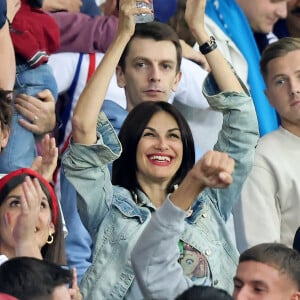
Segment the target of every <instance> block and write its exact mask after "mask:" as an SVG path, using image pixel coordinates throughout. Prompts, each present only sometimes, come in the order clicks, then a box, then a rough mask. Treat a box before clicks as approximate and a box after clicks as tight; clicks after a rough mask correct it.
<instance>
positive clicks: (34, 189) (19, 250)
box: [12, 176, 43, 259]
mask: <svg viewBox="0 0 300 300" xmlns="http://www.w3.org/2000/svg"><path fill="white" fill-rule="evenodd" d="M22 188H23V192H24V195H23V196H21V197H20V207H21V212H20V214H19V216H18V218H17V221H16V224H15V226H14V228H13V232H12V234H13V237H14V240H15V243H16V245H15V254H16V256H32V257H36V258H40V259H42V255H41V252H40V249H39V246H38V244H37V243H36V238H35V228H36V224H37V221H38V218H39V214H40V209H41V199H42V194H43V191H42V188H41V185H40V183H39V181H38V179H37V178H34V179H33V180H32V179H31V178H30V177H29V176H26V177H25V181H24V182H23V183H22Z"/></svg>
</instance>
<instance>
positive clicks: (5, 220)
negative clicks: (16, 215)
mask: <svg viewBox="0 0 300 300" xmlns="http://www.w3.org/2000/svg"><path fill="white" fill-rule="evenodd" d="M4 224H5V225H6V226H9V225H10V224H11V218H10V213H9V212H7V213H6V214H5V215H4Z"/></svg>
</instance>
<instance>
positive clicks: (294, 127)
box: [281, 120, 300, 137]
mask: <svg viewBox="0 0 300 300" xmlns="http://www.w3.org/2000/svg"><path fill="white" fill-rule="evenodd" d="M281 126H282V127H283V128H284V129H286V130H287V131H289V132H290V133H292V134H294V135H296V136H298V137H300V124H292V123H288V122H285V121H283V120H282V121H281Z"/></svg>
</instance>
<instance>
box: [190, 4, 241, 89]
mask: <svg viewBox="0 0 300 300" xmlns="http://www.w3.org/2000/svg"><path fill="white" fill-rule="evenodd" d="M205 6H206V0H188V1H187V3H186V10H185V19H186V22H187V24H188V26H189V28H190V30H191V32H192V34H193V35H194V37H195V39H196V41H197V43H198V44H199V45H200V47H201V45H203V44H204V43H206V42H208V41H209V40H210V36H209V35H208V33H207V32H206V30H205V27H204V14H205ZM205 58H206V60H207V62H208V64H209V66H210V69H211V72H212V74H213V76H214V78H215V80H216V83H217V84H218V86H219V89H220V90H221V91H235V92H243V88H242V86H241V85H240V83H239V81H238V79H237V78H236V76H235V74H234V72H233V71H232V68H231V66H230V65H229V64H228V62H227V61H226V60H225V58H224V57H223V55H222V54H221V52H220V51H219V49H218V48H216V49H215V50H213V51H211V52H209V53H207V54H205Z"/></svg>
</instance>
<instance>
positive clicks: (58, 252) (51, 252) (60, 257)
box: [0, 173, 66, 265]
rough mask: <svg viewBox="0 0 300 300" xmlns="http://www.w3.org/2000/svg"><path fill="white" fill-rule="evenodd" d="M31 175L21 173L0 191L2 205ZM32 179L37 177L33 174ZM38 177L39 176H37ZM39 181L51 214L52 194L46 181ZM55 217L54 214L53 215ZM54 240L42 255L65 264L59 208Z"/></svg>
mask: <svg viewBox="0 0 300 300" xmlns="http://www.w3.org/2000/svg"><path fill="white" fill-rule="evenodd" d="M26 176H29V175H28V174H25V173H24V174H21V175H19V176H16V177H14V178H13V179H11V180H10V181H9V182H8V183H7V184H6V185H5V186H4V187H3V189H2V190H1V191H0V206H1V205H2V203H3V202H4V200H5V198H6V197H7V195H8V194H9V193H10V192H11V191H12V190H13V189H14V188H16V187H18V186H19V185H20V184H22V183H23V182H24V181H25V177H26ZM30 177H31V179H33V178H35V177H33V176H31V175H30ZM36 178H37V177H36ZM38 180H39V183H40V185H41V188H42V190H43V192H44V193H45V195H46V197H47V200H48V203H49V206H50V209H51V214H52V212H53V205H52V201H51V195H50V193H49V191H48V189H47V187H46V186H45V185H44V183H43V182H42V181H41V180H40V179H39V178H38ZM52 218H53V216H52ZM53 237H54V240H53V243H52V244H45V245H44V246H43V247H42V249H41V254H42V257H43V258H44V259H45V260H47V261H50V262H53V263H56V264H59V265H65V264H66V254H65V241H64V233H63V223H62V216H61V213H60V210H59V209H58V215H57V222H56V225H55V233H54V234H53Z"/></svg>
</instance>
